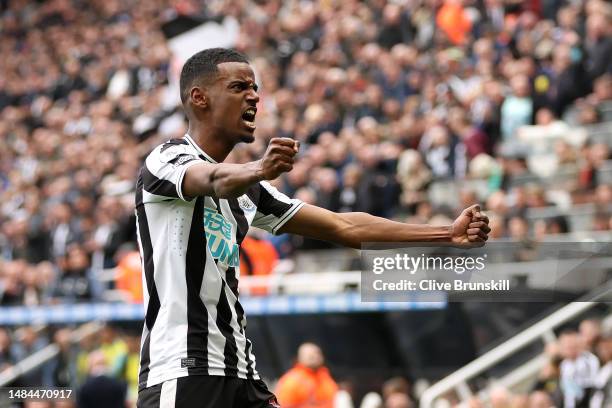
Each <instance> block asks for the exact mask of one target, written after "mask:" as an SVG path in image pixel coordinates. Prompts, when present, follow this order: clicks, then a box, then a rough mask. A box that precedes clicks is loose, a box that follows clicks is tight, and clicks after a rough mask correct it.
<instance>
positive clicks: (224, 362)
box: [136, 135, 303, 389]
mask: <svg viewBox="0 0 612 408" xmlns="http://www.w3.org/2000/svg"><path fill="white" fill-rule="evenodd" d="M197 163H214V160H213V159H212V158H211V157H209V156H208V155H207V154H206V153H205V152H204V151H203V150H202V149H201V148H200V147H199V146H198V145H197V144H196V143H195V142H194V141H193V139H192V138H191V137H189V135H186V136H185V137H184V138H182V139H172V140H169V141H167V142H166V143H164V144H162V145H160V146H158V147H156V148H155V149H154V150H153V151H152V152H151V153H150V154H149V155H148V156H147V158H146V161H145V164H144V166H143V167H142V169H141V171H140V175H139V177H138V182H137V186H136V217H137V228H138V244H139V247H140V254H141V257H142V263H143V288H144V305H145V309H146V317H145V325H144V328H143V334H142V343H141V355H140V376H139V385H140V388H141V389H142V388H146V387H150V386H153V385H156V384H159V383H161V382H164V381H166V380H169V379H173V378H178V377H184V376H188V375H219V376H232V377H239V378H247V379H258V378H259V376H258V374H257V370H256V369H255V357H254V356H253V352H252V350H251V342H250V341H249V340H248V339H247V337H246V334H245V328H246V319H245V316H244V311H243V309H242V306H241V305H240V301H239V300H238V278H239V276H240V262H239V261H240V255H239V253H240V244H241V243H242V240H243V239H244V237H245V235H246V233H247V230H248V229H249V226H251V225H253V226H256V227H259V228H262V229H264V230H266V231H269V232H271V233H276V232H277V231H278V230H279V228H280V227H281V226H282V225H283V224H285V223H286V222H287V220H289V219H290V218H291V217H292V216H293V215H294V214H295V213H296V212H297V211H298V210H299V209H300V207H301V206H302V205H303V203H302V202H301V201H299V200H295V199H290V198H288V197H287V196H285V195H284V194H282V193H280V192H279V191H278V190H276V189H275V188H274V187H273V186H271V185H270V184H269V183H267V182H261V183H258V184H254V185H253V186H252V187H250V188H249V189H248V191H247V192H246V194H244V195H242V196H240V197H237V198H233V199H218V198H216V197H208V196H207V197H195V198H193V199H192V198H189V197H185V196H184V195H183V192H182V191H181V188H182V181H183V177H184V176H185V171H186V170H187V169H188V168H189V167H190V166H192V165H195V164H197Z"/></svg>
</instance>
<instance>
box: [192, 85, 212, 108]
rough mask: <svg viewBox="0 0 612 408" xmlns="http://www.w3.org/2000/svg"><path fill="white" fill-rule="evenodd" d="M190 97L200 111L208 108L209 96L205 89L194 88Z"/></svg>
mask: <svg viewBox="0 0 612 408" xmlns="http://www.w3.org/2000/svg"><path fill="white" fill-rule="evenodd" d="M189 97H190V99H191V103H192V104H193V105H194V106H197V107H198V108H200V109H205V108H207V107H208V96H207V95H206V91H205V90H204V89H203V88H200V87H199V86H194V87H193V88H191V90H190V91H189Z"/></svg>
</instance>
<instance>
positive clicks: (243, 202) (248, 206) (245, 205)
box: [238, 195, 255, 211]
mask: <svg viewBox="0 0 612 408" xmlns="http://www.w3.org/2000/svg"><path fill="white" fill-rule="evenodd" d="M238 205H239V206H240V208H242V209H243V210H245V211H251V210H252V209H254V208H255V204H253V202H252V201H251V200H249V197H247V196H246V195H241V196H240V197H238Z"/></svg>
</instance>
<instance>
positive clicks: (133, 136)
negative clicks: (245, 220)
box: [0, 0, 612, 407]
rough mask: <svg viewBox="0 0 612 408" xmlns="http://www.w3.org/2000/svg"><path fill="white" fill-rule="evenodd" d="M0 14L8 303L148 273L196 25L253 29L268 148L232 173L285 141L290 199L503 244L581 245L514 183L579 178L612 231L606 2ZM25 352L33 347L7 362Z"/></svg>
mask: <svg viewBox="0 0 612 408" xmlns="http://www.w3.org/2000/svg"><path fill="white" fill-rule="evenodd" d="M0 10H1V14H0V52H1V53H2V55H5V56H6V58H3V59H2V60H1V61H0V112H1V114H0V141H1V145H2V148H1V149H0V305H28V306H34V305H44V304H49V303H57V302H82V301H91V300H99V299H103V298H104V293H105V290H106V289H108V288H109V287H119V286H121V285H120V282H115V283H111V284H110V286H109V283H108V282H107V281H105V280H104V279H100V274H99V273H100V271H101V270H103V269H105V268H112V267H115V266H117V265H121V262H122V261H125V260H126V259H128V257H130V256H132V257H133V255H134V251H135V248H136V243H135V231H134V229H135V225H134V215H133V209H134V208H133V207H134V205H133V202H134V200H133V191H134V180H135V179H136V176H137V172H138V169H139V167H140V163H141V160H142V158H143V157H144V156H145V155H146V154H147V153H148V152H149V151H150V149H151V148H152V147H153V146H155V145H157V144H158V143H159V142H160V141H162V140H165V139H169V138H173V137H181V136H182V135H183V134H184V132H185V131H186V127H185V122H184V118H183V115H182V112H181V110H180V108H179V107H178V104H177V103H176V102H177V101H178V98H177V96H176V95H174V96H169V95H168V91H169V89H171V87H168V84H169V83H170V82H172V75H173V73H172V71H173V60H172V53H171V52H170V49H169V47H168V44H167V40H166V38H165V37H164V34H163V32H162V30H161V28H160V27H161V26H162V25H163V24H164V23H166V22H168V21H171V20H172V19H174V18H176V17H177V16H180V15H189V16H190V17H192V18H198V19H202V21H204V20H205V19H220V18H223V17H226V16H230V17H233V18H235V19H237V21H239V23H240V32H239V35H238V38H237V41H236V45H235V46H236V48H237V49H238V50H240V51H243V52H244V53H246V54H247V55H248V56H249V58H250V59H251V61H252V64H253V66H254V67H255V70H256V72H257V76H258V80H259V82H260V86H261V91H260V97H261V101H260V105H259V112H258V117H257V126H258V128H257V133H256V135H257V141H256V142H255V143H253V144H251V145H248V146H247V145H244V146H238V148H237V149H236V150H235V152H234V153H233V154H232V156H231V157H230V160H232V161H235V162H243V161H248V160H253V159H255V158H258V157H259V156H260V155H261V153H262V152H263V150H264V148H265V145H266V142H267V140H268V139H269V138H271V137H275V136H287V137H292V138H295V139H298V140H300V141H301V142H302V148H301V151H300V157H299V161H298V163H297V164H296V165H295V167H294V169H293V171H292V172H291V173H289V174H287V175H285V176H283V177H281V178H279V179H278V180H276V181H275V184H276V185H277V186H278V187H279V188H280V189H281V190H282V191H284V192H286V193H287V194H289V195H292V196H295V197H297V198H300V199H302V200H303V201H305V202H309V203H315V204H317V205H320V206H323V207H326V208H329V209H331V210H335V211H366V212H369V213H372V214H375V215H381V216H386V217H394V218H397V219H401V220H406V221H410V222H446V221H447V220H448V219H452V217H453V216H454V215H455V213H456V211H457V210H458V209H460V208H463V207H464V206H465V205H466V204H467V203H470V204H471V203H472V202H474V201H480V202H482V204H483V205H484V208H485V209H487V211H488V213H489V215H490V218H491V224H492V227H493V231H492V237H494V238H508V237H509V238H513V239H524V238H526V237H527V236H530V237H531V236H534V237H539V238H541V237H542V236H544V235H546V234H558V233H565V232H569V231H570V230H571V229H572V226H571V224H570V223H568V220H567V219H566V217H564V216H563V214H562V213H563V211H562V210H559V214H560V215H557V216H555V217H553V218H550V219H546V220H540V221H538V222H536V223H531V222H530V220H529V219H528V218H527V212H528V211H529V210H530V209H533V208H544V207H551V206H553V207H554V206H555V205H557V204H558V200H557V198H558V196H559V191H557V192H556V194H552V192H551V191H550V190H549V189H548V186H547V185H546V184H545V183H544V182H540V183H537V182H536V183H535V184H528V185H516V184H513V183H512V180H513V178H516V177H521V176H526V175H536V176H541V180H546V179H547V177H548V176H550V175H551V174H554V173H555V172H560V171H566V170H570V174H571V176H569V177H568V179H567V180H566V183H564V186H563V188H562V190H561V192H560V193H562V196H563V197H564V200H565V201H566V202H567V201H568V202H569V203H570V205H580V204H584V203H590V204H593V205H594V206H595V210H594V211H593V215H592V220H591V222H590V224H589V225H588V228H589V229H592V230H594V231H609V230H610V229H612V217H611V214H610V206H609V204H610V202H612V187H611V184H610V179H607V181H606V179H603V181H602V177H601V174H602V173H601V172H602V170H603V169H604V168H606V166H609V162H608V160H609V159H610V158H611V156H610V146H609V145H610V143H609V138H608V141H607V142H606V141H605V140H604V141H601V140H594V139H593V140H591V139H589V136H588V131H586V132H585V129H589V128H590V127H593V126H596V125H597V124H598V123H601V122H605V121H609V120H610V119H612V118H611V116H610V113H611V111H612V107H611V103H612V58H610V55H612V32H611V31H612V28H611V27H612V24H610V23H611V22H612V5H611V4H610V3H609V2H606V1H603V0H574V1H561V0H557V1H554V0H550V1H545V0H529V1H515V0H483V1H478V0H463V1H461V0H398V1H388V2H387V1H384V0H370V1H363V2H362V1H356V0H346V1H337V0H336V1H335V0H319V1H280V0H269V1H261V0H228V1H220V0H211V1H197V0H148V1H143V0H124V1H119V0H91V1H84V0H48V1H44V2H25V1H14V0H5V1H1V2H0ZM585 135H586V136H585ZM608 136H609V135H608ZM543 139H545V140H547V141H550V145H547V146H549V147H550V148H549V149H545V150H546V151H545V152H544V153H543V154H542V152H541V151H537V147H538V142H541V140H543ZM534 152H535V153H538V154H539V155H538V154H536V155H533V153H534ZM545 159H546V160H545ZM470 180H484V181H486V186H487V187H486V191H485V192H484V193H483V192H482V191H475V190H473V189H470V188H461V189H460V194H459V195H458V196H457V197H455V200H454V202H453V203H452V204H451V205H449V204H448V203H447V204H446V205H440V203H439V202H435V200H431V199H430V197H431V196H430V193H431V189H432V187H433V186H434V185H435V184H436V183H438V182H441V181H442V182H448V181H451V182H454V183H455V185H456V186H463V185H464V183H465V185H468V184H467V181H470ZM253 239H254V240H255V241H258V240H263V241H264V242H268V241H269V242H270V243H271V244H272V245H273V246H274V251H275V254H272V255H271V256H270V257H269V258H270V259H276V258H277V257H286V256H289V255H291V254H293V253H294V252H295V250H296V249H308V248H320V247H325V245H324V244H320V243H315V242H310V241H308V240H300V239H297V238H295V237H286V236H281V237H270V236H266V235H260V234H258V233H256V234H254V237H253ZM254 248H260V247H258V246H255V247H254ZM269 249H270V247H269V246H268V247H266V250H269ZM245 250H246V251H247V252H248V248H246V249H245ZM271 265H273V262H270V263H269V265H268V266H267V267H266V268H267V272H269V270H270V269H271ZM133 269H134V268H129V267H128V268H127V269H126V270H127V271H132V272H133ZM136 269H137V268H136ZM126 273H127V272H126ZM136 274H138V271H136ZM132 275H133V273H132ZM132 278H133V276H132ZM129 279H130V278H128V281H129ZM138 280H139V279H138V278H137V279H136V281H138ZM129 299H131V300H135V301H137V300H138V295H137V294H133V295H131V297H129ZM23 330H24V333H22V332H19V331H17V332H13V333H8V332H7V331H6V330H4V329H2V330H1V331H0V340H1V341H0V346H1V347H2V350H3V351H2V356H3V357H2V359H3V360H2V365H6V364H10V363H11V362H14V361H15V359H18V358H21V357H19V356H24V355H27V354H28V353H30V352H32V351H33V350H35V349H37V348H38V347H41V345H42V344H43V343H45V341H43V340H40V339H39V338H38V337H36V336H33V335H32V334H31V333H30V332H31V328H30V329H27V328H25V329H23ZM58 333H61V332H58ZM22 335H23V336H25V338H28V336H29V337H30V338H32V337H33V338H34V339H35V341H34V340H32V341H30V342H27V341H26V342H24V343H23V344H24V347H23V350H22V351H20V353H21V354H10V356H9V353H8V352H7V346H6V344H7V343H10V338H11V337H16V336H19V337H20V338H21V336H22ZM60 337H61V335H60ZM39 340H40V341H39ZM54 341H56V342H61V339H60V340H58V338H57V336H56V338H55V340H54ZM571 341H572V340H568V342H571ZM48 342H49V340H47V341H46V343H48ZM127 343H129V344H131V343H130V341H127ZM608 343H609V342H608ZM604 344H606V343H605V342H604ZM3 345H4V346H3ZM126 347H127V346H126ZM607 347H608V349H609V344H608V345H607ZM127 348H128V349H129V347H127ZM600 358H604V359H605V358H606V357H601V355H600ZM607 358H608V359H609V351H608V357H607ZM604 361H605V360H604ZM106 364H107V365H110V366H112V363H111V362H108V361H106ZM550 371H551V372H552V371H554V370H553V369H552V368H551V369H550ZM542 395H543V394H538V393H537V392H535V393H534V394H532V396H534V397H533V398H531V397H529V399H530V401H531V399H535V400H537V399H538V398H540V397H541V398H544V397H543V396H542ZM551 395H552V394H551ZM538 396H540V397H538ZM521 398H522V397H521ZM541 398H540V399H541ZM553 398H554V395H553ZM386 404H387V406H389V407H391V406H393V407H402V406H410V405H406V404H404V405H401V403H397V404H395V405H389V404H388V403H386ZM475 404H476V403H475ZM529 404H532V403H531V402H529ZM533 404H535V403H533ZM533 404H532V405H530V406H534V407H536V406H544V405H533ZM474 406H478V405H474ZM499 406H502V405H499ZM517 406H518V405H517ZM521 406H523V405H521Z"/></svg>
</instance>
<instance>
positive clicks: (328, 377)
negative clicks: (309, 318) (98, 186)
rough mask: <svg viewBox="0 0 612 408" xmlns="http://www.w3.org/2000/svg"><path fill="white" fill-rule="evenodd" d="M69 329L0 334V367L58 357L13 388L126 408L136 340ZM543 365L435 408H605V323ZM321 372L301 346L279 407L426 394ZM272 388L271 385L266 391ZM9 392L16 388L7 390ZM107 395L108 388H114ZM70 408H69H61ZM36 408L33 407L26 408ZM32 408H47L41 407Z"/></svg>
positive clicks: (576, 334)
mask: <svg viewBox="0 0 612 408" xmlns="http://www.w3.org/2000/svg"><path fill="white" fill-rule="evenodd" d="M70 337H71V332H70V330H68V329H59V330H57V331H55V333H54V334H53V336H52V338H51V339H48V338H47V335H46V334H45V331H44V330H42V331H38V330H35V329H33V328H31V327H23V328H20V329H19V330H18V331H17V333H16V339H15V341H12V340H11V338H10V336H9V335H8V333H7V332H6V330H4V329H0V367H3V368H6V367H7V365H9V364H11V362H13V361H15V360H17V359H19V358H23V357H24V356H27V355H28V354H29V353H32V352H34V351H36V350H40V349H41V348H42V347H44V346H45V345H47V344H50V343H54V344H56V345H58V346H59V350H60V352H59V354H58V355H57V356H56V357H54V358H53V359H52V360H51V361H49V362H48V363H46V364H45V365H43V366H41V367H39V368H38V369H36V370H34V371H31V372H29V373H28V374H26V375H23V376H21V377H20V379H19V380H18V382H17V383H16V385H19V386H39V385H45V386H58V387H68V388H71V389H75V390H76V391H75V392H76V396H77V402H78V401H84V400H85V401H92V400H98V401H102V402H99V403H100V404H101V405H95V404H93V403H80V405H79V406H83V407H94V406H101V407H102V406H104V407H111V406H120V405H113V403H112V402H108V401H105V400H104V398H105V396H104V394H105V393H106V394H108V390H109V387H111V388H110V389H112V390H115V394H116V395H119V397H120V399H119V401H121V398H123V399H124V400H127V401H129V402H131V403H133V402H134V401H135V399H136V394H137V387H138V350H139V345H140V343H139V336H134V335H133V334H130V333H129V332H126V331H122V330H117V329H116V328H114V327H113V326H111V325H106V326H103V327H102V328H101V329H100V330H99V331H97V332H94V333H92V334H89V335H87V336H85V337H83V338H82V339H81V340H80V341H79V342H78V343H76V344H71V342H70ZM544 352H545V354H546V356H547V362H546V363H545V365H544V366H543V367H542V369H541V371H540V373H539V375H538V377H537V379H536V381H535V382H534V383H533V384H532V385H531V386H530V390H529V391H528V392H525V393H511V392H510V391H508V390H507V389H504V388H502V387H497V386H492V387H489V390H488V391H485V392H480V393H479V394H475V395H474V397H472V398H471V399H469V400H468V401H463V402H461V401H460V400H459V399H458V397H457V396H456V395H453V394H448V395H445V396H444V398H442V399H440V400H438V401H437V402H436V405H435V407H436V408H451V407H452V408H481V407H491V408H551V407H557V408H580V407H588V408H605V407H608V406H610V404H611V403H612V320H610V318H608V319H605V320H604V321H600V320H596V319H585V320H582V321H581V322H580V323H579V325H578V326H577V328H576V329H574V328H569V329H566V330H563V331H562V332H560V333H559V336H558V338H557V340H555V341H553V342H549V343H547V345H546V348H545V350H544ZM333 374H334V373H333V371H331V372H330V370H329V369H328V368H327V367H326V365H325V358H324V355H323V352H322V350H321V349H320V348H319V347H318V346H317V345H316V344H313V343H304V344H302V345H301V346H300V347H299V349H298V350H297V353H296V359H295V365H294V366H293V367H291V369H290V370H288V371H287V372H286V373H285V374H284V375H283V376H281V377H280V378H279V379H278V381H277V382H276V384H275V386H274V390H275V393H276V395H277V397H278V399H279V402H280V403H281V406H283V407H288V408H311V407H319V408H354V407H360V408H413V407H416V406H417V402H418V399H419V397H420V394H421V393H422V392H423V390H424V389H425V387H426V386H427V382H426V381H424V380H417V381H415V382H414V383H412V382H410V381H408V380H407V379H406V378H403V377H394V378H390V379H388V380H387V381H385V382H384V384H382V385H381V388H380V392H378V391H372V392H370V393H368V394H366V395H365V396H363V398H360V400H359V399H357V397H356V396H355V395H354V393H353V387H352V386H351V384H350V383H348V382H346V381H340V379H334V376H333ZM272 384H273V383H272ZM14 385H15V384H14ZM113 387H114V388H113ZM79 398H80V400H79ZM65 406H66V407H69V406H70V405H68V403H66V405H65ZM34 407H35V406H34V405H33V406H32V408H34ZM36 407H40V408H42V407H47V406H45V405H41V406H38V405H36Z"/></svg>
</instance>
